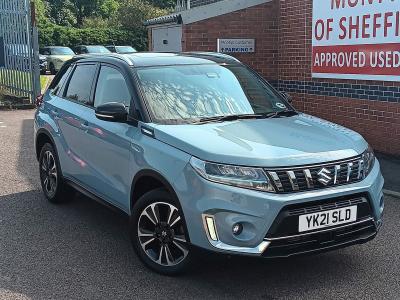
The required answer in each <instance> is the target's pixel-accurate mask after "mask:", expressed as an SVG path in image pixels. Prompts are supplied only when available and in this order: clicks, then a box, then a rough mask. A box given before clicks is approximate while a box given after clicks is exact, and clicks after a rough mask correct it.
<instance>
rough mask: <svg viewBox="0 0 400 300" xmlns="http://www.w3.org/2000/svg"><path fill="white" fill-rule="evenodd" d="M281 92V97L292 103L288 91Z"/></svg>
mask: <svg viewBox="0 0 400 300" xmlns="http://www.w3.org/2000/svg"><path fill="white" fill-rule="evenodd" d="M281 94H282V96H283V98H285V99H286V101H287V102H289V103H292V102H293V98H292V96H290V95H289V94H288V93H286V92H282V93H281Z"/></svg>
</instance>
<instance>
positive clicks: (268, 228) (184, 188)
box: [174, 161, 384, 257]
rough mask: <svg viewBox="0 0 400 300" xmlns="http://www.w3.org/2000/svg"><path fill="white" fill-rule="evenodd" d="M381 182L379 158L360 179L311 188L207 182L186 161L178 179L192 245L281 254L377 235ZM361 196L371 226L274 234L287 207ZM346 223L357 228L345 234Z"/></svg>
mask: <svg viewBox="0 0 400 300" xmlns="http://www.w3.org/2000/svg"><path fill="white" fill-rule="evenodd" d="M383 182H384V180H383V177H382V175H381V172H380V166H379V163H378V161H376V163H375V165H374V168H373V169H372V170H371V172H370V174H369V175H368V176H367V177H366V178H365V179H364V180H363V181H361V182H357V183H353V184H349V185H343V186H336V187H332V188H328V189H323V190H315V191H309V192H301V193H293V194H273V193H265V192H258V191H252V190H246V189H241V188H236V187H231V186H226V185H221V184H217V183H212V182H209V181H206V180H204V179H203V178H201V177H199V176H198V175H197V174H196V173H195V172H194V170H193V169H192V168H191V166H190V165H188V166H187V167H186V168H185V170H184V172H183V173H182V175H181V176H180V178H179V179H178V180H177V181H175V184H174V188H175V191H176V192H177V196H178V198H179V200H180V203H181V206H182V209H183V213H184V215H185V220H186V224H187V227H188V233H189V237H190V241H191V243H192V244H193V245H195V246H198V247H201V248H204V249H207V250H211V251H217V252H224V253H233V254H234V253H236V254H246V255H255V256H266V257H282V256H291V255H295V254H303V253H309V252H319V251H326V250H330V249H335V248H338V247H344V246H348V245H351V244H355V243H362V242H365V241H368V240H370V239H372V238H373V237H375V235H376V233H377V232H378V229H379V227H380V225H381V216H382V213H383V209H384V207H383V193H382V188H383ZM360 195H363V197H365V199H367V201H368V205H369V208H370V211H369V214H368V216H366V219H365V220H367V219H368V224H367V222H366V223H365V224H363V225H368V226H364V227H366V228H364V229H365V230H364V229H362V228H361V229H360V228H356V227H351V226H353V225H354V226H356V224H355V223H354V224H353V223H350V224H346V225H348V226H343V225H342V226H337V227H333V228H329V229H328V230H326V231H323V232H321V231H316V232H313V233H312V234H309V235H308V237H312V238H311V239H308V240H307V239H305V238H304V237H301V236H298V234H296V233H293V232H292V233H291V234H289V235H286V236H285V235H283V234H282V235H281V236H277V235H276V234H275V235H273V234H272V230H273V229H274V227H273V225H274V223H275V222H276V220H277V219H278V216H279V214H280V213H281V212H282V211H284V210H285V209H286V208H287V207H291V206H293V205H295V206H300V207H301V206H307V205H310V203H313V204H314V203H317V204H318V205H320V204H327V203H330V202H334V201H336V200H337V199H345V198H346V199H350V198H352V197H355V196H360ZM327 210H328V209H327ZM206 216H208V217H212V218H213V220H214V222H215V223H214V224H215V229H216V232H217V235H218V239H217V240H212V239H211V237H210V233H209V230H208V229H207V225H206V223H205V217H206ZM359 221H361V220H359V219H358V220H357V222H359ZM236 223H240V224H242V225H243V230H242V232H241V233H240V234H238V235H234V234H233V232H232V227H233V225H234V224H236ZM360 224H362V223H360ZM350 225H351V226H350ZM345 228H347V229H351V228H352V229H354V230H349V231H348V232H347V233H346V232H345V231H346V230H345ZM323 233H325V234H323ZM279 238H281V239H279ZM296 239H297V241H298V243H297V244H296ZM293 243H294V244H296V245H293Z"/></svg>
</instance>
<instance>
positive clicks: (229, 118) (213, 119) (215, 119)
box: [195, 114, 264, 124]
mask: <svg viewBox="0 0 400 300" xmlns="http://www.w3.org/2000/svg"><path fill="white" fill-rule="evenodd" d="M263 117H264V115H262V114H243V115H227V116H215V117H207V118H201V119H200V120H198V121H197V122H195V123H196V124H202V123H208V122H226V121H236V120H245V119H260V118H263Z"/></svg>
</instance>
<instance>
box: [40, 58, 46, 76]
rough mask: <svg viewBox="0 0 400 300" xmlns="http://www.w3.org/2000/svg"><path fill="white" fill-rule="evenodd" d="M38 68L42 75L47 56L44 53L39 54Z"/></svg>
mask: <svg viewBox="0 0 400 300" xmlns="http://www.w3.org/2000/svg"><path fill="white" fill-rule="evenodd" d="M39 68H40V74H42V75H44V74H46V72H47V57H46V56H45V55H42V54H39Z"/></svg>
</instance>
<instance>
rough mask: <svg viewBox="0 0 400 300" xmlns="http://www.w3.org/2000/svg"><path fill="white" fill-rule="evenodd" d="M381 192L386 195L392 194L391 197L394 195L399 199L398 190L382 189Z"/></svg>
mask: <svg viewBox="0 0 400 300" xmlns="http://www.w3.org/2000/svg"><path fill="white" fill-rule="evenodd" d="M383 193H384V194H385V195H388V196H392V197H396V198H398V199H400V193H399V192H395V191H391V190H385V189H384V190H383Z"/></svg>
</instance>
